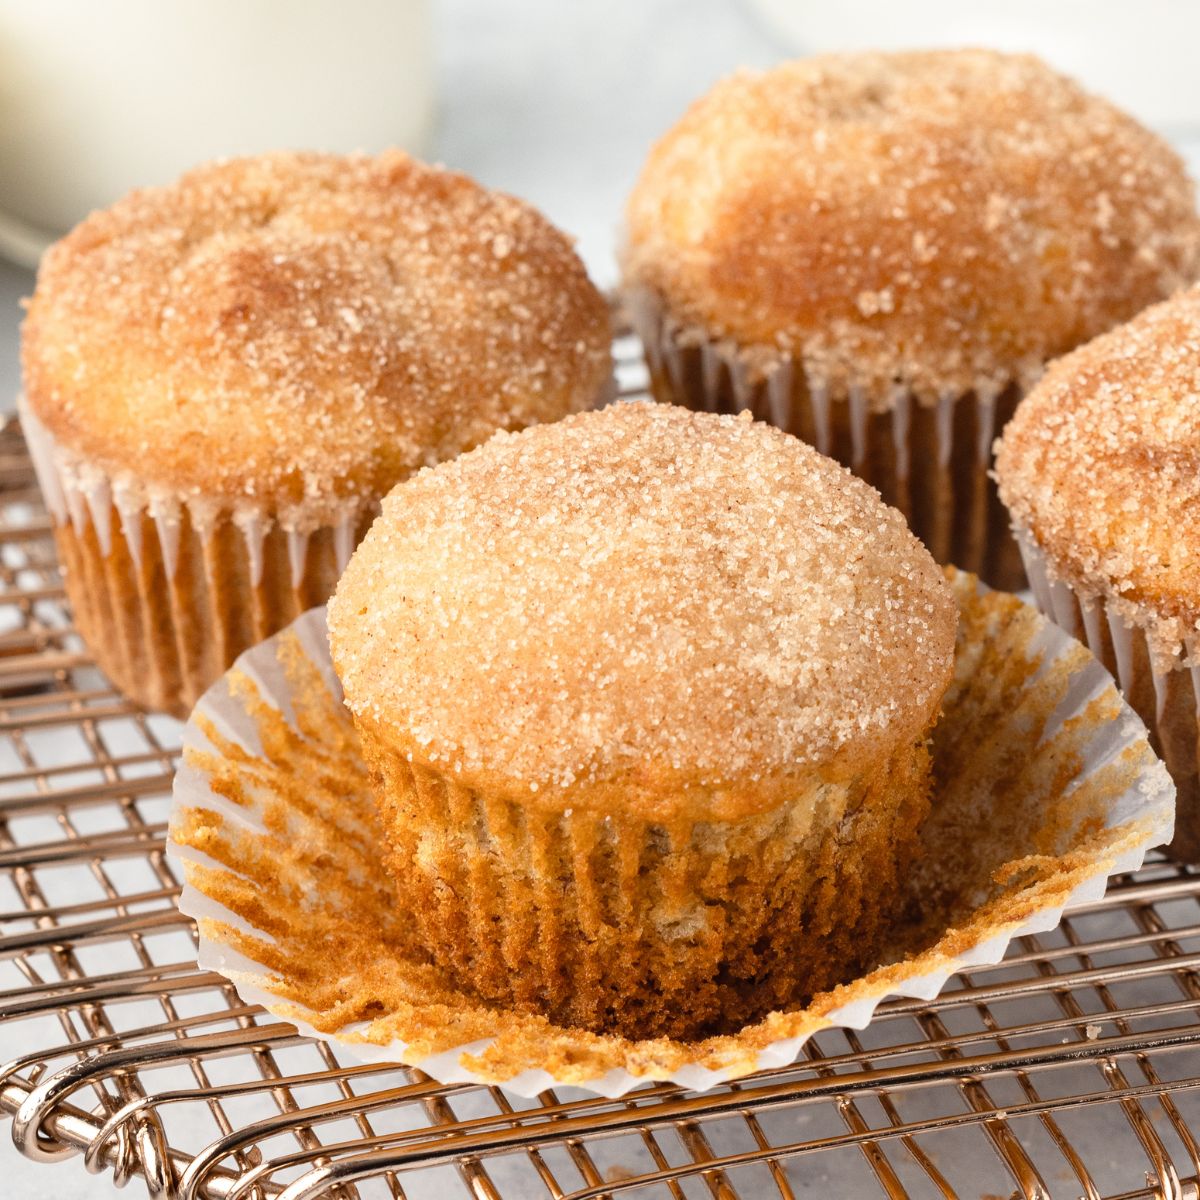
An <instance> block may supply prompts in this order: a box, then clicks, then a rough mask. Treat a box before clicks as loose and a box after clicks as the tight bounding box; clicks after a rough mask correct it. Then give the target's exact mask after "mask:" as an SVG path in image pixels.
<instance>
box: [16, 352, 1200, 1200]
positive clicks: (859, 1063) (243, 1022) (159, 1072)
mask: <svg viewBox="0 0 1200 1200" xmlns="http://www.w3.org/2000/svg"><path fill="white" fill-rule="evenodd" d="M618 372H619V378H620V380H621V383H622V391H623V393H624V394H625V395H629V396H632V395H637V394H639V393H641V392H643V391H644V388H645V378H644V372H643V371H642V369H641V368H640V366H639V364H638V356H637V348H636V345H635V344H634V343H633V342H632V339H629V338H624V339H621V340H620V341H619V342H618ZM178 729H179V727H178V724H177V723H176V722H174V721H172V720H170V719H169V718H166V717H160V716H155V715H149V714H145V713H143V712H140V711H139V710H137V709H136V708H134V707H133V706H132V705H131V704H129V703H128V702H127V701H126V700H124V699H123V698H122V697H121V696H120V695H119V694H117V693H116V692H114V691H113V690H112V688H111V687H110V686H109V685H108V683H107V682H106V681H105V679H104V678H103V676H102V675H101V674H100V673H99V672H98V671H97V670H96V668H95V667H94V665H93V664H92V661H91V659H90V658H89V656H88V654H87V652H86V650H85V648H84V646H83V644H82V643H81V641H80V640H79V638H78V636H77V635H76V633H75V631H74V629H73V628H72V626H71V622H70V617H69V613H68V612H67V610H66V607H65V604H64V598H63V592H62V588H61V584H60V580H59V576H58V571H57V567H56V564H55V559H54V551H53V543H52V540H51V537H50V525H49V521H48V519H47V516H46V514H45V511H44V509H43V507H42V505H41V502H40V500H39V498H38V495H37V492H36V488H35V486H34V482H33V476H32V472H31V469H30V465H29V460H28V456H27V454H26V451H25V447H24V442H23V440H22V438H21V434H20V430H19V427H18V426H17V425H16V423H15V422H10V423H9V424H8V425H7V426H5V427H4V428H3V429H0V1058H3V1059H6V1060H7V1061H6V1062H5V1065H4V1066H2V1067H0V1115H3V1116H7V1117H11V1118H12V1136H13V1139H14V1141H15V1143H16V1145H17V1147H18V1148H19V1149H20V1150H21V1151H22V1152H23V1153H25V1154H26V1155H28V1156H30V1157H31V1158H34V1159H37V1160H41V1161H53V1160H57V1159H62V1158H68V1157H71V1156H76V1155H78V1156H81V1157H82V1159H83V1164H84V1166H85V1167H87V1168H88V1169H89V1170H92V1171H97V1172H100V1171H111V1172H112V1173H113V1174H114V1175H115V1177H116V1180H117V1181H118V1182H123V1181H125V1180H127V1179H129V1178H131V1177H135V1176H137V1177H140V1178H141V1180H142V1182H143V1184H144V1186H145V1187H146V1189H147V1191H148V1193H149V1194H150V1195H151V1196H154V1197H184V1198H187V1200H200V1198H202V1197H203V1198H207V1200H264V1198H265V1197H277V1196H278V1197H281V1198H282V1200H302V1198H303V1200H309V1198H312V1197H318V1196H329V1197H338V1198H346V1200H349V1198H351V1197H362V1198H364V1200H366V1198H368V1197H374V1196H379V1197H388V1196H390V1197H398V1198H402V1200H456V1198H460V1197H461V1198H466V1200H471V1198H473V1200H535V1198H548V1200H591V1198H601V1197H613V1198H616V1197H626V1196H636V1197H638V1198H639V1200H648V1198H650V1197H656V1198H662V1200H685V1198H687V1200H699V1198H701V1197H709V1198H712V1200H765V1198H768V1197H773V1198H776V1200H779V1198H782V1200H799V1198H800V1197H809V1196H821V1197H827V1196H834V1197H860V1196H861V1197H870V1196H884V1197H887V1198H888V1200H901V1198H914V1200H915V1198H918V1197H920V1198H926V1197H928V1198H932V1200H954V1198H955V1197H962V1198H964V1200H966V1198H978V1197H1009V1196H1021V1197H1029V1198H1039V1197H1056V1198H1057V1197H1077V1196H1082V1197H1087V1198H1088V1200H1101V1198H1104V1200H1149V1198H1151V1197H1161V1198H1163V1200H1200V1143H1198V1134H1197V1133H1196V1132H1194V1131H1197V1130H1200V876H1197V875H1195V874H1193V873H1192V872H1191V871H1190V870H1188V869H1187V868H1185V867H1183V866H1180V865H1178V864H1176V863H1173V862H1170V861H1167V860H1163V859H1159V860H1157V861H1155V862H1153V863H1151V864H1150V865H1149V866H1147V867H1146V868H1144V869H1143V870H1142V871H1140V872H1138V873H1137V874H1136V875H1134V876H1129V877H1124V878H1121V879H1119V880H1117V881H1115V882H1114V883H1113V885H1112V886H1111V887H1110V889H1109V891H1108V894H1107V895H1106V896H1105V897H1104V899H1103V900H1101V901H1098V902H1096V903H1094V904H1090V905H1088V906H1087V907H1084V908H1079V909H1076V910H1074V911H1073V912H1071V913H1070V914H1069V916H1068V917H1067V919H1065V920H1064V921H1063V922H1062V925H1061V926H1060V927H1059V928H1058V929H1057V930H1055V931H1054V932H1053V933H1049V934H1042V935H1039V936H1037V937H1025V938H1022V939H1021V940H1020V942H1019V943H1017V944H1016V945H1015V946H1014V947H1013V950H1012V952H1011V953H1010V954H1009V956H1008V958H1007V959H1006V960H1005V962H1004V963H1002V964H1000V965H998V966H995V967H989V968H981V969H978V970H976V971H973V972H972V973H971V974H970V975H960V976H957V977H956V978H955V979H954V980H953V981H952V982H951V985H950V986H949V987H948V988H947V989H946V991H944V992H943V994H942V995H941V996H939V997H938V998H937V999H935V1000H933V1001H930V1002H924V1001H912V1000H902V1001H895V1002H892V1003H890V1004H887V1005H885V1006H884V1007H883V1008H882V1009H881V1010H880V1012H879V1014H878V1016H877V1017H876V1019H875V1020H874V1021H873V1022H872V1024H871V1025H870V1026H869V1027H868V1028H867V1029H865V1030H863V1031H861V1032H855V1031H853V1030H836V1031H829V1032H825V1033H821V1034H819V1035H818V1036H817V1037H816V1038H814V1039H813V1040H812V1041H811V1042H810V1043H809V1044H808V1046H807V1048H806V1053H805V1056H804V1057H803V1059H802V1060H801V1061H800V1062H799V1063H797V1064H795V1065H794V1066H792V1067H789V1068H785V1069H780V1070H774V1071H767V1072H763V1073H760V1074H758V1075H755V1076H752V1077H750V1078H748V1079H745V1080H742V1081H741V1082H739V1083H738V1084H736V1085H730V1086H727V1087H724V1088H721V1089H718V1090H716V1091H714V1092H710V1093H705V1094H703V1095H697V1094H691V1093H687V1092H684V1091H681V1090H680V1089H678V1088H674V1087H667V1086H653V1087H647V1088H644V1089H642V1090H639V1091H636V1092H634V1093H632V1094H630V1095H629V1096H626V1097H625V1098H623V1099H622V1100H603V1099H597V1098H595V1097H591V1096H588V1095H586V1094H585V1093H582V1092H576V1091H571V1090H570V1089H558V1090H555V1091H547V1092H544V1093H542V1094H541V1095H540V1096H539V1097H538V1098H537V1099H536V1100H524V1099H518V1098H516V1097H513V1096H509V1095H507V1094H506V1093H504V1092H503V1091H501V1090H499V1089H495V1088H485V1087H478V1086H469V1087H463V1086H458V1087H448V1086H444V1085H441V1084H437V1083H434V1082H433V1081H431V1080H430V1079H429V1078H427V1077H426V1076H424V1075H422V1074H421V1072H419V1071H416V1070H407V1069H403V1068H399V1067H381V1066H376V1065H371V1066H367V1065H362V1064H356V1063H354V1062H352V1061H351V1060H349V1059H348V1058H344V1057H343V1056H342V1054H341V1052H340V1051H335V1050H334V1049H332V1048H330V1047H329V1046H327V1045H324V1044H322V1043H316V1042H312V1041H309V1040H308V1039H306V1038H303V1037H301V1036H299V1035H298V1034H297V1033H296V1032H295V1030H293V1029H292V1028H291V1027H290V1026H288V1025H285V1024H281V1023H280V1022H278V1021H277V1020H275V1019H274V1018H272V1017H270V1016H269V1015H267V1014H265V1013H263V1012H262V1010H260V1009H257V1008H255V1007H253V1006H251V1005H246V1004H244V1003H242V1002H241V1000H240V999H239V998H238V996H237V993H236V992H235V991H234V989H233V988H232V987H231V986H230V985H229V983H228V982H226V981H225V980H224V979H223V978H221V977H220V976H218V975H216V974H213V973H212V972H208V971H202V970H200V969H199V968H198V967H197V965H196V962H195V940H194V930H193V928H192V926H191V923H190V922H189V921H188V920H187V919H186V918H184V917H182V916H181V915H180V914H179V912H178V910H177V909H176V907H175V897H176V894H177V892H178V886H179V881H178V879H177V878H176V875H175V873H174V870H173V868H172V866H171V865H170V864H169V863H168V862H167V860H166V858H165V856H164V853H163V835H164V832H165V825H166V818H167V811H168V805H169V795H170V785H171V776H172V772H173V769H174V766H175V761H176V754H177V750H178Z"/></svg>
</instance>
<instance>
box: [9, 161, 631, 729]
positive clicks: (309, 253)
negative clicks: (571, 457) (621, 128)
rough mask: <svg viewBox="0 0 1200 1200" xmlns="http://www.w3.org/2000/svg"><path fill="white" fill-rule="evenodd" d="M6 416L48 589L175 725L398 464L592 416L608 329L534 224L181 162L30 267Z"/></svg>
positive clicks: (515, 214) (461, 190)
mask: <svg viewBox="0 0 1200 1200" xmlns="http://www.w3.org/2000/svg"><path fill="white" fill-rule="evenodd" d="M23 371H24V402H23V410H22V412H23V420H24V428H25V431H26V435H27V437H28V439H29V442H30V449H31V451H32V453H33V457H34V462H35V464H36V467H37V470H38V474H39V478H40V481H41V485H42V489H43V491H44V493H45V495H46V498H47V502H48V507H49V508H50V512H51V516H52V519H53V523H54V532H55V537H56V541H57V545H58V551H59V557H60V559H61V561H62V564H63V568H64V571H65V575H66V588H67V595H68V597H69V599H70V602H71V606H72V608H73V610H74V615H75V620H76V623H77V626H78V628H79V631H80V632H81V633H82V635H83V637H84V640H85V641H86V642H87V644H88V646H89V648H90V649H91V651H92V652H93V654H94V655H95V657H96V660H97V662H98V663H99V664H100V666H101V667H102V668H103V669H104V671H105V672H106V673H107V674H108V676H109V677H110V678H111V679H112V680H113V682H114V683H115V684H117V686H119V687H120V688H121V689H122V690H123V691H125V692H126V693H127V694H128V695H129V696H130V697H132V698H133V699H134V700H135V701H137V702H138V703H139V704H142V705H144V706H146V707H149V708H155V709H165V710H167V711H168V712H172V713H175V714H182V713H185V712H186V711H187V710H188V709H189V708H190V707H191V705H192V704H193V702H194V701H195V700H196V698H197V697H198V696H199V695H200V693H201V692H203V691H204V690H205V688H207V687H208V685H209V684H210V683H212V682H213V680H215V679H216V678H217V677H218V676H219V675H220V674H221V672H222V671H223V670H224V669H225V668H226V667H227V666H228V665H229V664H230V663H231V662H232V661H233V659H234V658H235V657H236V656H237V655H238V654H239V653H241V651H243V650H245V649H246V648H247V647H248V646H250V645H253V644H254V643H255V642H257V641H259V640H261V639H262V638H263V637H265V636H267V635H269V634H270V633H272V632H273V631H275V630H277V629H279V628H281V627H282V626H284V625H286V624H287V623H288V622H290V621H291V620H293V619H294V618H295V617H296V616H297V615H298V614H299V613H301V612H303V611H304V610H305V609H307V608H309V607H311V606H312V605H314V604H320V603H322V602H323V601H324V600H325V599H326V598H327V597H328V595H329V593H330V591H331V590H332V588H333V584H334V582H335V581H336V579H337V577H338V575H339V574H340V572H341V569H342V568H343V567H344V566H345V564H346V561H347V559H348V558H349V556H350V552H351V550H352V549H353V547H354V545H355V544H356V543H357V541H358V539H359V538H360V537H361V535H362V534H363V533H364V532H365V531H366V529H367V526H368V525H370V523H371V521H372V520H373V518H374V517H375V515H376V513H377V512H378V510H379V500H380V499H381V497H382V496H383V495H384V494H385V493H386V492H387V491H388V490H389V489H390V488H391V487H392V486H393V485H394V484H395V483H397V482H398V481H399V480H401V479H404V478H406V477H407V476H408V475H411V474H413V473H414V472H415V471H417V470H418V469H420V468H421V467H424V466H428V465H430V464H432V463H436V462H440V461H441V460H443V459H446V458H450V457H453V456H454V455H455V454H458V453H460V452H461V451H463V450H468V449H470V448H471V447H473V446H475V445H478V444H479V443H480V442H483V441H485V440H486V439H487V438H488V437H489V436H490V435H491V434H492V433H493V432H494V431H495V430H497V429H511V428H522V427H524V426H526V425H529V424H532V423H534V422H537V421H550V420H555V419H557V418H559V417H562V416H564V415H566V414H567V413H570V412H575V411H578V410H580V409H583V408H587V407H590V406H592V405H595V404H596V403H598V402H599V401H601V400H603V399H605V398H606V397H607V390H606V389H607V387H608V384H609V381H610V379H611V361H610V331H609V319H608V312H607V307H606V304H605V301H604V299H603V297H602V296H601V295H600V294H599V292H597V290H596V289H595V288H594V287H593V286H592V284H591V283H590V282H589V281H588V278H587V275H586V273H585V272H584V268H583V266H582V264H581V263H580V261H579V259H578V257H577V256H576V254H575V252H574V250H573V249H572V247H571V244H570V242H569V240H568V239H567V238H566V236H564V235H563V234H562V233H560V232H559V231H558V230H556V229H555V228H554V227H553V226H552V225H550V223H549V222H548V221H546V220H545V218H544V217H542V216H541V215H540V214H539V213H537V212H536V211H535V210H533V209H532V208H530V207H529V206H528V205H526V204H523V203H522V202H521V201H519V200H515V199H513V198H512V197H509V196H504V195H500V194H498V193H494V192H489V191H487V190H485V189H484V188H482V187H480V186H479V185H478V184H476V183H475V182H473V181H472V180H470V179H468V178H466V177H465V176H463V175H458V174H455V173H453V172H450V171H445V170H441V169H438V168H434V167H428V166H425V165H423V164H422V163H419V162H417V161H415V160H414V159H411V158H409V157H408V156H407V155H404V154H402V153H400V152H397V151H391V152H387V153H384V154H382V155H380V156H378V157H367V156H362V155H355V156H350V157H340V156H334V155H321V154H290V153H288V154H284V153H281V154H272V155H267V156H263V157H257V158H246V159H239V160H232V161H227V162H219V163H214V164H211V165H208V166H202V167H199V168H198V169H196V170H194V171H192V172H190V173H189V174H187V175H185V176H183V177H182V178H181V179H180V180H179V181H178V182H176V183H174V184H172V185H170V186H168V187H158V188H150V189H147V190H144V191H138V192H134V193H132V194H131V195H129V196H127V197H126V198H125V199H123V200H121V201H120V202H119V203H117V204H116V205H114V206H113V207H112V208H110V209H108V210H106V211H103V212H98V213H93V214H92V215H91V216H90V217H88V218H87V220H85V221H84V222H83V223H82V224H81V225H79V226H78V227H77V228H76V229H75V230H74V231H72V232H71V233H70V234H69V235H68V236H67V237H66V238H64V239H63V240H62V241H61V242H59V243H58V244H57V245H55V246H53V247H52V248H51V249H50V250H49V251H48V252H47V254H46V256H45V258H44V259H43V260H42V264H41V269H40V270H39V272H38V280H37V289H36V291H35V293H34V296H33V298H32V300H31V301H29V304H28V313H27V316H26V319H25V323H24V329H23Z"/></svg>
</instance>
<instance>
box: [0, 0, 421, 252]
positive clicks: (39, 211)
mask: <svg viewBox="0 0 1200 1200" xmlns="http://www.w3.org/2000/svg"><path fill="white" fill-rule="evenodd" d="M429 16H430V14H429V4H428V0H288V2H286V3H285V2H283V0H0V253H3V254H6V255H8V256H10V257H13V258H16V259H18V260H19V261H23V262H26V263H33V262H35V261H36V259H37V256H38V254H39V253H40V252H41V250H42V249H43V247H44V246H45V245H46V244H47V243H48V242H49V241H51V240H53V239H54V238H56V237H58V236H59V235H60V234H61V233H63V232H65V231H66V230H67V229H69V228H70V227H71V226H72V225H74V224H75V223H76V222H77V221H79V220H80V219H81V218H82V217H83V216H85V215H86V214H87V213H88V212H89V211H91V210H92V209H94V208H98V207H102V206H104V205H107V204H110V203H111V202H112V201H113V200H115V199H117V197H119V196H121V195H122V194H123V193H125V192H126V191H128V190H129V189H130V188H131V187H136V186H141V185H145V184H150V183H159V182H165V181H167V180H170V179H172V178H174V177H175V176H176V175H178V174H179V173H180V172H181V171H183V170H185V169H186V168H188V167H190V166H192V165H194V164H195V163H198V162H202V161H204V160H205V159H210V158H218V157H224V156H228V155H237V154H249V153H256V152H260V151H263V150H271V149H276V148H282V147H289V148H290V147H294V148H308V149H320V150H338V151H349V150H356V149H363V150H378V149H381V148H382V147H384V146H387V145H399V146H403V147H404V148H405V149H408V150H411V151H413V152H414V153H417V154H421V153H423V152H424V151H425V150H426V149H427V148H428V144H429V138H430V134H431V126H432V118H433V70H434V64H433V55H432V48H431V45H430V41H431V39H430V20H429Z"/></svg>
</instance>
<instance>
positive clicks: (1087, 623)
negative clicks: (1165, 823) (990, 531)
mask: <svg viewBox="0 0 1200 1200" xmlns="http://www.w3.org/2000/svg"><path fill="white" fill-rule="evenodd" d="M1016 538H1017V544H1018V546H1020V549H1021V558H1022V560H1023V561H1024V563H1025V572H1026V574H1027V576H1028V578H1029V586H1030V589H1031V591H1032V592H1033V596H1034V599H1035V601H1036V602H1037V606H1038V608H1040V609H1041V611H1042V612H1044V613H1045V614H1046V615H1047V616H1048V617H1050V618H1051V620H1053V621H1054V622H1055V623H1056V624H1057V625H1059V626H1060V627H1061V628H1062V629H1065V630H1066V632H1067V633H1069V634H1070V635H1071V636H1072V637H1073V638H1077V639H1078V640H1079V641H1081V642H1083V643H1084V645H1086V646H1087V647H1088V649H1089V650H1091V652H1092V653H1093V654H1094V655H1095V656H1096V657H1097V658H1098V659H1099V660H1100V661H1101V662H1102V663H1103V664H1104V666H1105V667H1106V668H1107V669H1108V670H1109V671H1110V672H1111V673H1112V675H1113V676H1114V677H1115V678H1116V680H1117V682H1118V683H1119V684H1120V687H1121V691H1122V692H1123V693H1124V695H1125V697H1126V699H1127V700H1128V701H1129V703H1130V705H1131V707H1133V708H1134V710H1135V711H1136V712H1137V713H1138V715H1139V716H1140V717H1141V718H1142V720H1143V721H1144V722H1145V723H1146V725H1147V726H1148V727H1149V728H1150V729H1151V730H1152V731H1153V734H1154V746H1155V749H1156V750H1157V751H1158V753H1160V754H1161V755H1162V756H1163V758H1164V759H1165V760H1166V763H1167V767H1168V769H1169V770H1170V771H1171V774H1172V776H1173V777H1174V778H1175V780H1176V784H1177V786H1178V791H1179V816H1178V821H1177V824H1176V835H1177V836H1176V841H1175V842H1174V843H1173V844H1172V847H1171V848H1172V852H1173V853H1176V854H1177V855H1178V856H1180V857H1183V858H1187V859H1190V860H1192V861H1197V860H1200V809H1198V807H1197V806H1198V805H1200V787H1198V786H1197V777H1198V775H1200V663H1196V664H1194V665H1192V666H1187V665H1186V661H1185V660H1186V658H1187V655H1186V649H1185V647H1184V646H1183V645H1182V644H1181V645H1180V646H1179V647H1178V650H1177V651H1176V654H1175V656H1174V661H1173V662H1171V661H1164V656H1163V652H1162V649H1161V648H1159V647H1156V646H1155V645H1154V644H1153V641H1152V639H1151V637H1150V634H1149V632H1148V631H1147V630H1146V629H1143V628H1140V627H1138V626H1136V625H1131V624H1129V622H1128V620H1127V618H1126V616H1125V615H1124V614H1123V613H1122V612H1121V611H1120V610H1119V608H1118V607H1116V606H1114V605H1113V604H1111V603H1109V602H1107V601H1106V600H1105V599H1104V598H1103V597H1100V596H1095V597H1088V596H1082V595H1080V594H1078V593H1077V592H1076V591H1075V590H1074V589H1073V588H1072V587H1071V586H1070V585H1069V584H1067V583H1066V582H1064V581H1063V580H1062V579H1060V578H1057V577H1056V576H1055V574H1054V572H1053V570H1052V568H1051V565H1050V562H1049V560H1048V559H1047V557H1046V555H1045V554H1044V553H1043V551H1042V550H1041V549H1040V548H1039V546H1038V545H1037V543H1036V541H1035V540H1034V538H1033V536H1032V535H1031V534H1030V533H1029V532H1028V531H1027V530H1022V529H1018V530H1017V532H1016ZM1181 678H1187V679H1188V680H1189V684H1190V686H1184V687H1177V686H1174V685H1175V683H1176V681H1177V680H1179V679H1181ZM1181 726H1182V727H1183V728H1184V729H1185V730H1190V736H1188V735H1187V733H1185V735H1184V736H1182V737H1181V736H1180V735H1179V729H1180V727H1181Z"/></svg>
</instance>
